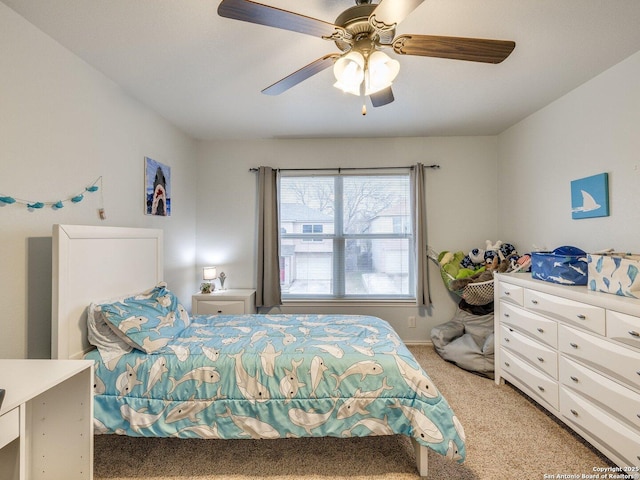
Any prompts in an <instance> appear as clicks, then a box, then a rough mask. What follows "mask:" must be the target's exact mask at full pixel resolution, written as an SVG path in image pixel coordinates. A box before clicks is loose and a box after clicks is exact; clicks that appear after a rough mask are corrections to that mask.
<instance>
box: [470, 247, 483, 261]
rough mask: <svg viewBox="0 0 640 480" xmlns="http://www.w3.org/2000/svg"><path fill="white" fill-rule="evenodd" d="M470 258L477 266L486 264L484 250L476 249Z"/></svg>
mask: <svg viewBox="0 0 640 480" xmlns="http://www.w3.org/2000/svg"><path fill="white" fill-rule="evenodd" d="M469 258H470V259H471V261H472V262H473V263H475V264H476V265H482V264H483V263H484V250H483V249H482V248H474V249H473V250H471V251H470V252H469Z"/></svg>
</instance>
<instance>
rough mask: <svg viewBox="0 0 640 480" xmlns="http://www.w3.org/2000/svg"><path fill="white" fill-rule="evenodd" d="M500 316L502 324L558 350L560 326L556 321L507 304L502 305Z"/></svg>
mask: <svg viewBox="0 0 640 480" xmlns="http://www.w3.org/2000/svg"><path fill="white" fill-rule="evenodd" d="M500 314H501V315H502V317H501V318H500V321H501V322H502V323H505V324H507V325H510V326H512V327H514V328H515V329H517V330H520V331H523V332H526V333H527V334H529V335H531V336H532V337H534V338H535V339H537V340H540V341H541V342H544V343H546V344H547V345H549V346H550V347H553V348H558V324H557V322H556V321H555V320H549V319H548V318H544V317H541V316H540V315H538V314H536V313H531V312H528V311H527V310H524V309H522V308H518V307H514V306H511V305H509V304H507V303H505V302H502V303H501V305H500Z"/></svg>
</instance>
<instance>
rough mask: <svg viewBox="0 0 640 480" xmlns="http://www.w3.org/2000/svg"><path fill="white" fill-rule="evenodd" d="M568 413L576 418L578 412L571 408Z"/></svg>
mask: <svg viewBox="0 0 640 480" xmlns="http://www.w3.org/2000/svg"><path fill="white" fill-rule="evenodd" d="M570 412H571V414H572V415H573V416H574V417H577V416H578V412H576V411H575V410H574V409H573V408H572V409H571V410H570Z"/></svg>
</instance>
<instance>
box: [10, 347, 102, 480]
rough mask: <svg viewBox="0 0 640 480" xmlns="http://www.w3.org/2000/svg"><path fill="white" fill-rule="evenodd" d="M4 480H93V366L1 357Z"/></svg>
mask: <svg viewBox="0 0 640 480" xmlns="http://www.w3.org/2000/svg"><path fill="white" fill-rule="evenodd" d="M0 386H1V387H0V388H4V389H5V390H6V396H5V399H4V402H3V403H2V408H1V409H0V477H1V478H2V480H27V479H28V480H38V479H45V478H46V479H63V478H64V479H65V480H66V479H68V480H75V479H78V480H80V479H81V480H91V479H92V478H93V362H91V361H86V360H4V359H0Z"/></svg>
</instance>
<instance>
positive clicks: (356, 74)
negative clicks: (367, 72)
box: [333, 51, 365, 95]
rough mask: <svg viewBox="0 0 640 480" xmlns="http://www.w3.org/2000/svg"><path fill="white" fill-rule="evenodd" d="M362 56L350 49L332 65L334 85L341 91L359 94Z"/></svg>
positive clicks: (362, 67)
mask: <svg viewBox="0 0 640 480" xmlns="http://www.w3.org/2000/svg"><path fill="white" fill-rule="evenodd" d="M364 65H365V60H364V56H363V55H362V54H361V53H360V52H357V51H351V52H349V53H347V54H345V55H343V56H341V57H340V58H339V59H338V60H336V62H335V64H334V65H333V74H334V75H335V77H336V80H337V81H336V83H334V84H333V86H334V87H336V88H339V89H340V90H342V91H343V92H346V93H351V94H353V95H360V85H361V84H362V81H363V80H364Z"/></svg>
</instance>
